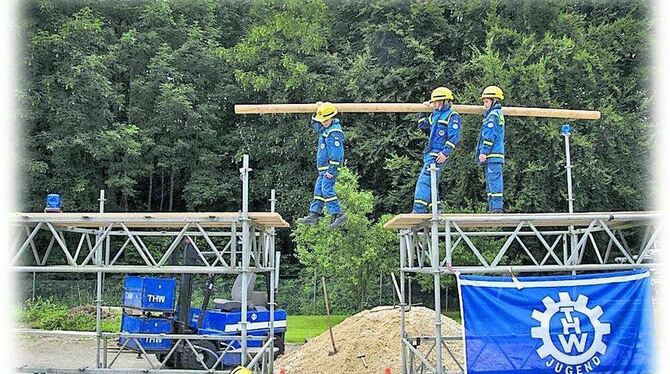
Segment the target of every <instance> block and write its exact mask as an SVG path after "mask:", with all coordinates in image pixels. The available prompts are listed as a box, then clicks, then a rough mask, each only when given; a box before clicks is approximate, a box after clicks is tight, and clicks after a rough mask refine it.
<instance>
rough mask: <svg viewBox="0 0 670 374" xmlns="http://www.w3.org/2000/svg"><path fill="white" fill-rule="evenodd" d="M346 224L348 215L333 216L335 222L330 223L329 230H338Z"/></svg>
mask: <svg viewBox="0 0 670 374" xmlns="http://www.w3.org/2000/svg"><path fill="white" fill-rule="evenodd" d="M345 222H347V215H346V214H344V213H340V214H334V215H333V220H332V221H331V222H330V225H329V226H328V228H330V229H336V228H338V227H340V226H342V225H344V223H345Z"/></svg>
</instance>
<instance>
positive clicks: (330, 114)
mask: <svg viewBox="0 0 670 374" xmlns="http://www.w3.org/2000/svg"><path fill="white" fill-rule="evenodd" d="M336 115H337V108H336V107H335V105H334V104H332V103H328V102H326V103H322V102H318V103H317V109H316V115H315V116H314V117H312V127H313V128H314V130H316V132H317V134H319V138H318V140H317V148H316V168H317V170H318V172H319V176H318V177H317V178H316V183H315V185H314V200H312V204H311V205H310V206H309V215H308V216H306V217H302V218H300V219H298V223H304V224H307V225H316V224H317V223H318V222H319V220H320V219H321V217H322V216H323V213H322V211H323V206H324V205H326V206H327V207H328V213H330V214H331V215H332V216H333V218H332V221H331V223H330V226H329V228H331V229H334V228H338V227H340V226H342V225H343V224H344V223H345V222H346V221H347V216H346V215H345V214H344V213H342V208H341V207H340V202H339V201H338V200H337V196H336V195H335V180H336V179H337V172H338V169H339V167H340V166H342V164H343V163H344V132H343V131H342V126H341V125H340V120H339V119H337V118H334V117H335V116H336Z"/></svg>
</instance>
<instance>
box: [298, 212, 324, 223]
mask: <svg viewBox="0 0 670 374" xmlns="http://www.w3.org/2000/svg"><path fill="white" fill-rule="evenodd" d="M320 219H321V215H320V214H318V213H314V212H309V215H308V216H306V217H302V218H298V223H302V224H305V225H310V226H314V225H316V224H317V223H319V220H320Z"/></svg>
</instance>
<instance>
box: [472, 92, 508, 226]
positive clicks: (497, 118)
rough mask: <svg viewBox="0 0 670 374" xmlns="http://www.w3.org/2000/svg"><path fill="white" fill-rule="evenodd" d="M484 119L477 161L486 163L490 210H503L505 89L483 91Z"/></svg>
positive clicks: (485, 172) (499, 211) (495, 211)
mask: <svg viewBox="0 0 670 374" xmlns="http://www.w3.org/2000/svg"><path fill="white" fill-rule="evenodd" d="M481 98H482V100H483V101H484V109H485V110H484V120H483V121H482V128H481V132H480V134H479V140H478V141H477V149H476V151H475V154H476V155H477V161H478V162H479V164H480V165H483V166H484V177H485V178H486V192H487V196H488V212H489V213H502V212H503V165H504V163H505V117H504V116H503V112H502V105H501V104H500V101H501V100H503V98H504V96H503V91H502V89H501V88H500V87H497V86H488V87H486V88H485V89H484V91H483V92H482V97H481Z"/></svg>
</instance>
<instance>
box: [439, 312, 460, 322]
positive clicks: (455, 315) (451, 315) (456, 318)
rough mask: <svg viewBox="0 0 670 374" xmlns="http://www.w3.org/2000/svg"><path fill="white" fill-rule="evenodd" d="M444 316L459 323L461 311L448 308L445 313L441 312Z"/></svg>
mask: <svg viewBox="0 0 670 374" xmlns="http://www.w3.org/2000/svg"><path fill="white" fill-rule="evenodd" d="M443 314H444V315H445V316H447V317H449V318H451V319H453V320H454V321H456V322H458V323H461V312H460V311H458V310H450V311H448V312H446V313H443Z"/></svg>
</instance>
